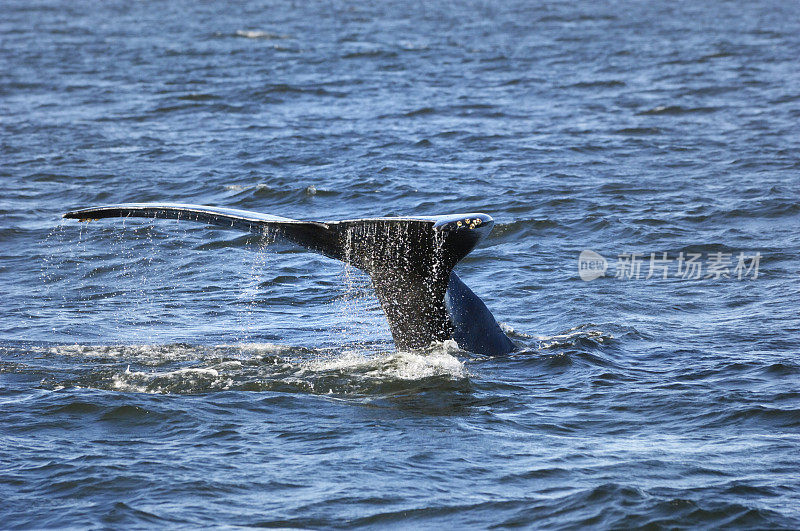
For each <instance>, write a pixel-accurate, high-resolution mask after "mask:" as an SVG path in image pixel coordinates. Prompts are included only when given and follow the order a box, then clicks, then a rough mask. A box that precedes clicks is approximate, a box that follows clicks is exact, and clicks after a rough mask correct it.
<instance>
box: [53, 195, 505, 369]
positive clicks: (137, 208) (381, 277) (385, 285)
mask: <svg viewBox="0 0 800 531" xmlns="http://www.w3.org/2000/svg"><path fill="white" fill-rule="evenodd" d="M64 217H65V218H70V219H78V220H81V221H87V220H93V219H101V218H111V217H144V218H166V219H181V220H188V221H198V222H204V223H208V224H212V225H218V226H221V227H226V228H231V229H237V230H242V231H246V232H251V233H254V234H259V235H261V236H262V237H264V238H270V239H271V238H274V237H280V238H283V239H285V240H287V241H290V242H292V243H295V244H297V245H300V246H302V247H305V248H306V249H309V250H311V251H314V252H318V253H321V254H323V255H325V256H328V257H330V258H333V259H336V260H341V261H343V262H345V263H347V264H350V265H352V266H354V267H357V268H359V269H361V270H363V271H364V272H365V273H367V274H368V275H369V277H370V278H371V280H372V284H373V287H374V289H375V294H376V296H377V297H378V301H379V302H380V304H381V308H382V309H383V311H384V313H385V314H386V317H387V319H388V321H389V327H390V329H391V332H392V337H393V338H394V342H395V345H396V346H397V348H399V349H403V350H407V349H419V348H423V347H426V346H428V345H429V344H430V343H432V342H434V341H444V340H447V339H451V338H453V339H455V340H456V343H457V344H458V345H459V347H460V348H463V349H464V350H469V351H471V352H476V353H478V354H486V355H499V354H506V353H508V352H511V351H512V350H515V348H516V347H515V345H514V344H513V343H512V342H511V340H510V339H508V337H506V335H505V334H504V333H503V332H502V330H501V329H500V327H499V326H498V325H497V322H496V321H495V320H494V317H493V316H492V314H491V312H490V311H489V310H488V309H487V308H486V306H485V305H484V304H483V302H482V301H481V300H480V299H479V298H478V297H477V296H476V295H475V294H474V293H472V291H471V290H470V289H469V288H467V287H466V286H465V285H464V284H463V283H462V282H461V281H460V279H458V277H457V276H456V275H455V274H454V273H452V270H453V267H454V266H455V265H456V263H458V261H459V260H461V259H462V258H464V257H465V256H466V255H467V254H468V253H469V252H470V251H471V250H472V249H473V248H474V247H475V245H477V243H478V242H479V241H480V240H481V239H483V238H484V237H485V236H486V235H487V234H488V233H489V231H491V228H492V225H493V224H494V222H493V220H492V218H491V217H490V216H488V215H486V214H453V215H446V216H410V217H384V218H365V219H351V220H341V221H299V220H294V219H290V218H284V217H280V216H273V215H269V214H262V213H259V212H251V211H247V210H237V209H230V208H220V207H211V206H202V205H187V204H180V203H123V204H118V205H108V206H100V207H92V208H84V209H80V210H73V211H71V212H67V213H66V214H64Z"/></svg>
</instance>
